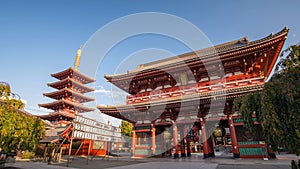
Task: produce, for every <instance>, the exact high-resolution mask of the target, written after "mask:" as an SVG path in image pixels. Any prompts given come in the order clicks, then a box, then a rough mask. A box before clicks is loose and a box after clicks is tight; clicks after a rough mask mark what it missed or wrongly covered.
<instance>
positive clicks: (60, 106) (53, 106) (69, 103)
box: [39, 100, 94, 113]
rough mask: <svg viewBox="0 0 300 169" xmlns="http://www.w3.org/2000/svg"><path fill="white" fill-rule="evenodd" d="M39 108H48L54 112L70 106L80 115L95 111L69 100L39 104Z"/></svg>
mask: <svg viewBox="0 0 300 169" xmlns="http://www.w3.org/2000/svg"><path fill="white" fill-rule="evenodd" d="M39 106H40V107H44V108H48V109H52V110H58V109H63V108H64V107H65V106H70V107H72V108H74V109H75V110H76V111H78V112H80V113H82V112H89V111H93V110H94V108H89V107H86V106H84V105H82V104H80V103H74V102H72V101H68V100H58V101H54V102H51V103H45V104H39Z"/></svg>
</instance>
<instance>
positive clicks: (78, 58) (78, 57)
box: [74, 45, 82, 70]
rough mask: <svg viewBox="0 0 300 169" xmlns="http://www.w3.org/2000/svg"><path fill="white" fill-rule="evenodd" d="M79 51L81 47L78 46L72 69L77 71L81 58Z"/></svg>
mask: <svg viewBox="0 0 300 169" xmlns="http://www.w3.org/2000/svg"><path fill="white" fill-rule="evenodd" d="M81 49H82V45H80V47H79V49H78V50H77V54H76V58H75V62H74V69H75V70H78V67H79V64H80V57H81Z"/></svg>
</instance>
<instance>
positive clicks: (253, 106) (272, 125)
mask: <svg viewBox="0 0 300 169" xmlns="http://www.w3.org/2000/svg"><path fill="white" fill-rule="evenodd" d="M299 53H300V45H294V46H291V47H289V48H287V49H286V50H284V51H283V52H282V53H281V57H282V59H281V60H280V62H279V63H278V64H277V66H276V69H275V73H274V75H273V76H272V78H271V79H270V81H268V82H267V83H266V84H265V87H264V90H263V91H262V92H256V93H251V94H248V95H245V96H243V97H240V98H238V99H236V100H235V101H234V108H235V109H238V110H239V112H240V113H241V114H242V116H243V118H244V122H245V126H246V127H247V128H248V129H249V130H251V131H252V132H255V129H257V128H256V127H254V123H253V118H252V115H253V114H255V115H256V117H257V121H258V122H259V123H260V126H259V127H261V128H260V129H262V131H263V137H264V139H265V141H266V142H267V143H268V144H270V145H271V146H272V149H273V150H278V148H279V147H284V148H286V149H287V150H289V151H290V152H293V153H296V154H297V155H299V153H300V141H299V140H300V130H299V129H300V104H299V103H300V66H299V63H300V59H299V56H300V55H299ZM284 56H285V57H284Z"/></svg>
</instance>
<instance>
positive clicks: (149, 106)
mask: <svg viewBox="0 0 300 169" xmlns="http://www.w3.org/2000/svg"><path fill="white" fill-rule="evenodd" d="M263 87H264V84H263V83H262V84H253V85H249V86H241V87H236V88H229V89H223V90H217V91H211V92H204V93H200V94H192V95H186V96H178V97H172V98H166V99H160V100H154V101H151V102H140V103H135V104H130V105H128V104H127V105H119V106H97V108H98V109H99V110H100V112H101V113H104V114H106V115H109V116H112V117H115V118H118V119H122V120H126V121H129V122H133V123H135V122H137V120H136V119H135V117H133V116H135V115H137V114H140V115H141V116H142V117H143V118H147V116H149V114H148V115H147V114H145V113H146V112H147V110H151V111H153V112H154V111H158V112H159V116H161V114H163V113H165V112H166V111H164V109H174V108H180V109H181V107H182V106H184V107H185V108H189V107H195V108H194V109H197V106H198V105H200V104H206V103H208V104H209V103H212V102H213V101H217V100H226V99H234V98H235V97H238V96H241V95H244V94H247V93H250V92H255V91H261V90H263ZM223 106H224V105H223ZM221 107H222V105H221ZM182 109H184V108H182ZM198 109H199V108H198ZM187 112H188V111H187ZM222 112H223V108H222ZM150 116H151V113H150ZM152 120H153V119H152Z"/></svg>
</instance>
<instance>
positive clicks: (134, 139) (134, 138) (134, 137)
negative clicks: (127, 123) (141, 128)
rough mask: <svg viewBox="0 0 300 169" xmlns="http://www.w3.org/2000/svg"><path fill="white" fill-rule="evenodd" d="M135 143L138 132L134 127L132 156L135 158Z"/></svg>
mask: <svg viewBox="0 0 300 169" xmlns="http://www.w3.org/2000/svg"><path fill="white" fill-rule="evenodd" d="M135 141H136V132H135V129H134V127H132V145H131V151H132V152H131V153H132V156H134V153H135V144H136V143H135Z"/></svg>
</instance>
